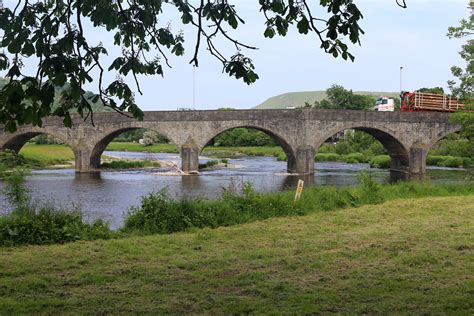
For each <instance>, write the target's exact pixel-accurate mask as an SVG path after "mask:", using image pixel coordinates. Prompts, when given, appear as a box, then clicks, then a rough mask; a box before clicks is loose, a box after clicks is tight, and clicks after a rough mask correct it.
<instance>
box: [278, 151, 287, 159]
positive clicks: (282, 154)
mask: <svg viewBox="0 0 474 316" xmlns="http://www.w3.org/2000/svg"><path fill="white" fill-rule="evenodd" d="M277 160H278V161H287V160H288V158H287V157H286V154H285V153H279V154H278V155H277Z"/></svg>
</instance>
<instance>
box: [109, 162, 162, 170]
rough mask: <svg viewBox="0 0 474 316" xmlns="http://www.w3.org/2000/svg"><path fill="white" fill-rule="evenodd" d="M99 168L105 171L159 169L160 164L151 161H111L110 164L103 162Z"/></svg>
mask: <svg viewBox="0 0 474 316" xmlns="http://www.w3.org/2000/svg"><path fill="white" fill-rule="evenodd" d="M100 167H101V168H107V169H132V168H151V167H160V163H159V162H158V161H152V160H137V161H132V160H113V161H110V162H103V163H102V164H101V165H100Z"/></svg>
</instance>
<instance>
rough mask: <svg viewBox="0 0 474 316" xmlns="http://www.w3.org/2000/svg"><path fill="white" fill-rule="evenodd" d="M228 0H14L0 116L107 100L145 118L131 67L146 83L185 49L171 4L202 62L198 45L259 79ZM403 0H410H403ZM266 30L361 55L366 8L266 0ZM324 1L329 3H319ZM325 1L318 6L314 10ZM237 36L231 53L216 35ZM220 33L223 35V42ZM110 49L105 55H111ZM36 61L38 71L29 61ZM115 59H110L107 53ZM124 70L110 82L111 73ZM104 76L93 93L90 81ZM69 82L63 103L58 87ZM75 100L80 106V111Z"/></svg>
mask: <svg viewBox="0 0 474 316" xmlns="http://www.w3.org/2000/svg"><path fill="white" fill-rule="evenodd" d="M231 2H233V1H230V0H194V1H192V0H133V1H132V0H68V1H65V0H45V1H36V0H18V1H17V3H16V5H15V7H12V8H9V7H5V8H1V9H0V29H1V31H2V32H1V35H2V38H1V41H0V46H1V48H3V49H4V50H3V52H1V53H0V70H5V71H6V77H7V78H8V79H9V81H8V83H7V84H6V85H5V86H4V87H3V88H2V89H1V91H0V104H1V105H0V124H4V125H5V127H4V128H5V129H6V130H8V131H14V130H15V129H16V128H17V125H22V124H33V125H39V126H41V124H42V118H44V117H47V116H51V115H54V116H59V117H63V118H64V124H65V125H66V126H71V124H72V119H71V113H72V112H78V113H79V114H80V115H81V116H83V117H84V118H85V119H87V118H88V117H90V118H91V120H92V122H93V117H92V114H93V113H92V112H93V109H92V106H91V103H95V102H99V101H100V102H101V103H102V104H104V105H105V106H107V107H109V108H111V109H114V110H116V111H118V112H120V113H126V112H127V113H129V114H130V115H132V116H134V117H136V118H141V117H142V116H143V113H142V111H141V110H140V108H139V107H138V106H137V104H136V102H135V99H134V93H133V91H132V88H131V87H130V86H129V84H128V83H127V82H126V80H125V79H124V77H126V76H129V77H130V78H132V81H134V82H135V85H136V87H135V88H136V90H137V91H138V93H141V90H140V85H139V80H138V76H139V75H161V76H162V75H163V74H164V68H165V67H166V66H169V63H168V57H169V55H176V56H182V55H184V34H183V32H182V31H177V32H174V31H173V30H172V28H171V26H170V25H168V24H166V23H164V22H162V21H161V19H160V18H161V16H162V15H163V14H164V13H165V12H166V13H170V12H172V11H174V12H177V14H178V15H179V17H180V21H179V22H180V23H182V24H187V25H190V26H192V27H194V29H195V37H194V38H195V45H194V47H195V48H194V52H193V53H192V59H191V61H190V63H191V64H193V65H194V66H198V64H199V61H198V52H199V51H200V49H201V48H202V46H204V47H205V48H206V50H207V51H209V53H210V54H211V55H213V56H214V57H215V58H217V60H219V61H220V62H221V63H222V67H223V71H224V72H225V73H227V74H228V75H229V76H232V77H235V78H236V79H241V80H243V81H244V82H245V83H247V84H251V83H253V82H255V81H256V80H257V79H258V75H257V73H256V72H255V68H254V65H253V63H252V60H251V59H250V58H248V57H247V56H246V55H245V54H244V52H243V50H245V49H255V47H253V46H251V45H248V44H245V43H243V42H241V41H240V40H239V39H236V38H234V37H232V36H231V35H230V33H229V32H228V31H229V30H232V29H237V28H238V27H239V25H241V24H243V23H245V22H244V20H243V18H242V17H241V16H240V15H239V14H238V12H237V11H236V8H235V6H234V5H232V4H231ZM403 5H404V4H403ZM258 6H259V9H260V11H261V12H262V14H263V16H264V19H265V24H264V28H263V33H264V35H265V37H267V38H273V37H274V36H276V35H279V36H285V35H286V34H287V33H288V31H289V29H290V28H291V27H296V29H297V31H298V32H299V33H301V34H310V33H311V34H314V35H315V37H316V38H317V40H318V41H319V43H320V46H321V48H322V49H323V50H324V51H326V52H327V53H329V54H332V55H333V56H334V57H339V56H340V57H342V58H343V59H350V60H354V56H353V55H352V54H351V53H350V52H349V50H348V46H347V44H346V43H345V41H347V40H348V41H349V42H351V43H360V41H359V38H360V36H361V34H363V31H362V29H361V28H360V26H359V21H360V20H361V19H362V13H361V12H360V11H359V9H358V8H357V6H356V4H355V3H354V2H353V0H320V1H319V5H318V4H313V2H312V1H311V2H310V1H307V0H259V1H258ZM321 9H324V10H325V11H326V12H327V13H324V12H323V13H321ZM316 11H317V14H316V13H315V12H316ZM89 26H92V29H96V30H102V29H105V30H107V31H108V32H109V33H110V36H113V43H114V45H115V46H117V47H119V48H120V53H117V54H116V55H113V54H112V50H108V49H107V48H106V47H104V46H103V45H102V44H101V43H98V44H96V43H93V42H92V41H91V40H90V35H91V34H90V33H87V32H88V31H89V32H90V28H89ZM218 38H221V39H224V41H225V42H226V43H228V44H229V43H230V44H231V45H232V46H233V47H234V49H235V53H234V54H231V55H230V56H229V55H228V54H226V53H224V52H223V50H222V48H220V47H218V45H217V43H216V39H218ZM219 43H221V42H219ZM107 55H108V56H111V57H112V62H110V63H107V62H106V61H104V60H105V58H104V57H105V56H107ZM25 60H28V61H29V62H30V63H31V62H34V63H35V64H36V67H35V69H34V71H33V72H29V70H30V69H27V67H24V65H25V64H26V63H25ZM109 61H110V59H109ZM106 72H112V73H115V74H116V76H117V77H116V79H115V80H113V81H111V82H107V83H106V82H105V81H106V80H105V78H104V73H106ZM93 81H95V82H97V91H95V94H94V96H93V98H92V99H90V98H87V97H86V96H85V90H84V85H85V84H88V83H90V82H93ZM66 84H67V86H68V88H67V89H64V90H63V91H62V92H61V94H60V96H59V99H60V102H59V106H54V107H53V100H54V99H55V98H56V99H57V98H58V96H57V95H56V94H57V93H58V92H57V90H56V89H55V87H63V86H65V85H66ZM73 110H75V111H73Z"/></svg>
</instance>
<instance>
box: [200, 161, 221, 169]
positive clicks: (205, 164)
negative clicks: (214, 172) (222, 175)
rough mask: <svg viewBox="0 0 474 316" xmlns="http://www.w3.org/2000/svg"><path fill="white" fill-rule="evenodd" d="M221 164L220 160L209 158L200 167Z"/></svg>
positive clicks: (204, 167)
mask: <svg viewBox="0 0 474 316" xmlns="http://www.w3.org/2000/svg"><path fill="white" fill-rule="evenodd" d="M218 164H219V160H208V161H206V163H203V164H199V169H206V168H211V167H213V166H216V165H218Z"/></svg>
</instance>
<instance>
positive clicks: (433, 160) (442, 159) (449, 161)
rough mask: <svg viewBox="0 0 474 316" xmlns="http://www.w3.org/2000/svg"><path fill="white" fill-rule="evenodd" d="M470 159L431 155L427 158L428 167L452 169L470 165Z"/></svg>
mask: <svg viewBox="0 0 474 316" xmlns="http://www.w3.org/2000/svg"><path fill="white" fill-rule="evenodd" d="M470 161H471V159H470V158H462V157H453V156H433V155H429V156H428V157H427V158H426V164H427V165H428V166H438V167H451V168H458V167H462V166H465V165H466V164H469V163H470Z"/></svg>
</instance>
